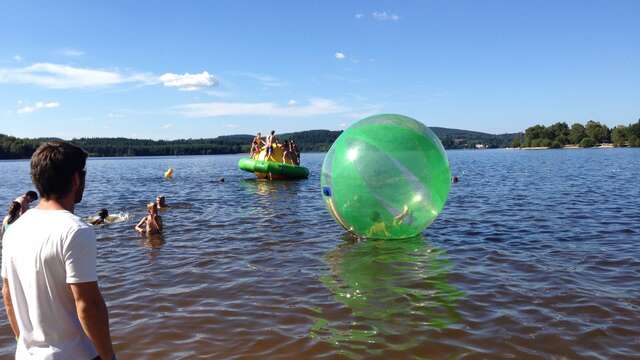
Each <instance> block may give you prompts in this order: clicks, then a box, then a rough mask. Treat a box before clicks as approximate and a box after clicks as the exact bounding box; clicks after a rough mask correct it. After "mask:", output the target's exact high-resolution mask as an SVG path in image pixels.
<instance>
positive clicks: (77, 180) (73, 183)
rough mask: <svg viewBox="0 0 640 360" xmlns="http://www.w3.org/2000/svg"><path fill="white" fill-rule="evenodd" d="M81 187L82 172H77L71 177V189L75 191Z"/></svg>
mask: <svg viewBox="0 0 640 360" xmlns="http://www.w3.org/2000/svg"><path fill="white" fill-rule="evenodd" d="M78 187H80V173H79V172H75V173H74V174H73V177H72V178H71V190H72V191H74V190H76V189H77V188H78Z"/></svg>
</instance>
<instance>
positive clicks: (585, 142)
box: [580, 137, 596, 148]
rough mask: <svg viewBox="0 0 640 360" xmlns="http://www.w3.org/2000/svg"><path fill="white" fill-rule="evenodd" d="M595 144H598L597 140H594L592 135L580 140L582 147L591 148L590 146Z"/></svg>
mask: <svg viewBox="0 0 640 360" xmlns="http://www.w3.org/2000/svg"><path fill="white" fill-rule="evenodd" d="M594 146H596V142H595V140H593V139H592V138H590V137H586V138H584V139H582V141H580V147H583V148H590V147H594Z"/></svg>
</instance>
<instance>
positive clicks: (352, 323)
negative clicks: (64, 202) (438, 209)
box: [0, 149, 640, 359]
mask: <svg viewBox="0 0 640 360" xmlns="http://www.w3.org/2000/svg"><path fill="white" fill-rule="evenodd" d="M448 156H449V160H450V163H451V166H452V173H453V174H456V175H458V176H460V183H458V184H455V185H454V186H453V187H452V191H451V194H450V197H449V201H448V203H447V205H446V207H445V210H444V212H443V213H442V214H441V216H440V217H439V218H438V220H436V222H435V223H434V224H433V225H432V226H431V227H430V228H429V229H427V230H426V231H425V232H424V235H423V237H420V238H416V239H409V240H397V241H365V242H354V241H353V240H351V239H350V238H349V237H348V236H346V235H345V233H344V231H343V230H342V229H341V228H340V227H339V226H338V225H337V224H336V223H335V222H334V220H333V219H332V218H331V217H330V215H329V213H328V212H327V211H326V209H325V207H324V204H323V202H322V198H321V194H320V191H319V173H320V167H321V164H322V160H323V154H303V158H302V161H303V163H304V164H305V165H307V166H308V167H309V168H310V170H311V174H312V175H311V178H310V179H309V180H307V181H299V182H273V183H270V182H261V181H255V180H253V179H252V176H251V174H248V173H242V172H240V171H239V170H237V168H236V163H237V160H238V159H239V158H240V156H203V157H179V158H126V159H92V160H90V161H89V163H88V175H87V190H86V193H85V199H84V201H83V203H82V204H80V206H78V208H77V209H76V213H77V214H79V215H81V216H83V217H84V216H89V215H92V214H94V213H95V212H96V211H97V210H98V209H100V208H102V207H106V208H108V209H109V210H110V211H111V212H112V213H115V212H125V213H129V214H130V216H131V219H130V220H128V221H126V222H122V223H118V224H111V225H107V226H104V227H101V228H97V229H96V231H97V234H98V273H99V278H100V285H101V287H102V289H103V294H104V296H105V299H106V301H107V303H108V306H109V310H110V316H111V331H112V336H113V340H114V344H115V348H116V352H117V353H118V355H119V358H121V359H213V358H216V359H240V358H242V359H265V358H269V359H277V358H282V359H303V358H304V359H333V358H354V359H360V358H367V359H369V358H393V359H496V358H517V359H525V358H526V359H536V358H540V359H631V358H636V359H637V358H638V357H640V244H639V243H638V242H639V240H640V150H637V149H613V150H557V151H556V150H550V151H509V150H495V151H494V150H488V151H450V152H448ZM168 167H173V168H175V169H176V175H175V179H173V180H172V181H166V180H164V179H163V178H162V173H163V171H164V170H166V169H167V168H168ZM220 177H224V178H225V179H226V182H224V183H219V182H216V181H215V180H217V179H218V178H220ZM0 188H1V191H0V204H2V207H3V208H4V207H5V204H8V202H9V201H10V200H11V199H12V198H14V197H15V196H17V195H19V194H20V193H23V192H24V191H26V190H28V189H30V188H32V186H31V184H30V180H29V175H28V162H27V161H4V162H0ZM158 194H164V195H166V196H167V201H168V202H169V203H170V204H175V205H176V206H175V207H174V208H171V209H169V210H167V211H165V212H163V213H162V216H163V220H164V223H165V233H164V235H163V237H161V238H154V239H146V238H143V237H140V236H138V235H137V234H136V233H135V232H134V231H133V226H134V224H135V222H136V221H137V220H138V219H139V218H140V217H142V216H143V215H144V212H145V204H146V203H147V202H148V201H151V200H153V199H154V198H155V196H156V195H158ZM3 210H4V209H3ZM3 213H4V211H3ZM25 240H28V239H25ZM14 344H15V341H14V340H13V336H12V335H11V330H10V328H9V325H8V323H7V320H6V316H5V314H4V312H2V314H1V315H0V357H1V358H10V357H11V354H12V353H13V351H14V347H15V345H14Z"/></svg>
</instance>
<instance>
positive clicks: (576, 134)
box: [569, 123, 587, 144]
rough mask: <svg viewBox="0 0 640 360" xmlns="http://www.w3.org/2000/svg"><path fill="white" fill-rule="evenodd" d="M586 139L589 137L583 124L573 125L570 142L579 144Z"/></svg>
mask: <svg viewBox="0 0 640 360" xmlns="http://www.w3.org/2000/svg"><path fill="white" fill-rule="evenodd" d="M585 137H587V132H586V131H585V128H584V126H583V125H582V124H578V123H575V124H573V125H571V130H569V141H570V142H571V143H572V144H579V143H580V141H582V139H584V138H585Z"/></svg>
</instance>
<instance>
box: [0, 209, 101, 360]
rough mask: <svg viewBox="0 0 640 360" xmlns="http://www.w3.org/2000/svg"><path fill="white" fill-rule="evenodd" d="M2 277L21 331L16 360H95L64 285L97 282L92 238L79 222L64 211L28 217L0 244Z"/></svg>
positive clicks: (29, 213)
mask: <svg viewBox="0 0 640 360" xmlns="http://www.w3.org/2000/svg"><path fill="white" fill-rule="evenodd" d="M2 277H3V278H5V279H8V281H9V289H10V291H11V302H12V303H13V309H14V312H15V315H16V320H17V322H18V327H19V328H20V338H19V339H18V344H17V349H16V360H23V359H46V360H58V359H65V360H66V359H80V360H83V359H86V360H89V359H93V358H94V357H96V356H97V352H96V350H95V348H94V346H93V343H92V342H91V340H89V338H88V337H87V336H86V335H85V333H84V331H83V330H82V326H81V325H80V320H79V319H78V315H77V313H76V307H75V301H74V299H73V294H72V293H71V289H70V288H69V287H68V285H67V284H73V283H84V282H93V281H97V275H96V235H95V233H94V232H93V230H92V229H91V227H89V226H88V225H87V224H85V223H84V222H83V221H82V220H81V219H80V218H79V217H77V216H75V215H73V214H72V213H70V212H68V211H66V210H40V209H37V208H35V209H31V210H29V211H27V212H26V213H25V214H24V215H22V216H21V217H20V218H19V219H18V220H16V221H15V222H14V223H13V224H11V227H10V228H9V229H8V230H7V233H6V234H5V236H4V239H3V241H2Z"/></svg>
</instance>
